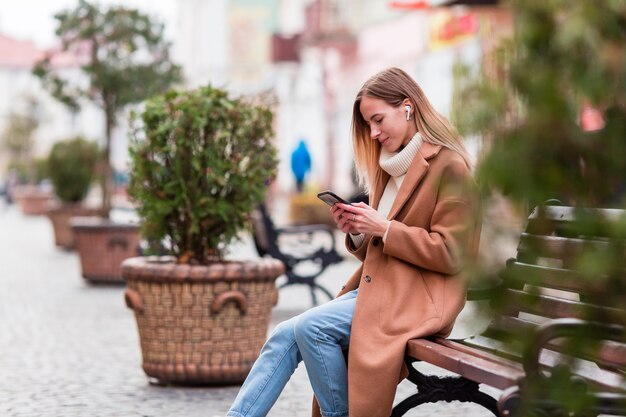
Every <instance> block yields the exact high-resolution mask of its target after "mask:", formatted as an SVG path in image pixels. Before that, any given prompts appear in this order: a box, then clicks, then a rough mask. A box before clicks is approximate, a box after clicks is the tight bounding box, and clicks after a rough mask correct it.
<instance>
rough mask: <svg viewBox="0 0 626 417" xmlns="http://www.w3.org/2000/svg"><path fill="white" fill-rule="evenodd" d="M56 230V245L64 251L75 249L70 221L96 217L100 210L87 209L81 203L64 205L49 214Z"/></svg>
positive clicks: (53, 209) (51, 210)
mask: <svg viewBox="0 0 626 417" xmlns="http://www.w3.org/2000/svg"><path fill="white" fill-rule="evenodd" d="M46 214H47V215H48V218H49V219H50V221H51V222H52V229H53V230H54V243H55V245H57V246H60V247H62V248H64V249H67V250H71V249H74V246H75V244H74V232H73V231H72V228H71V226H70V219H71V218H72V217H79V216H96V215H97V214H98V209H96V208H90V207H85V206H83V205H82V204H81V203H76V204H62V205H59V206H56V207H54V208H52V209H50V210H49V211H48V212H47V213H46Z"/></svg>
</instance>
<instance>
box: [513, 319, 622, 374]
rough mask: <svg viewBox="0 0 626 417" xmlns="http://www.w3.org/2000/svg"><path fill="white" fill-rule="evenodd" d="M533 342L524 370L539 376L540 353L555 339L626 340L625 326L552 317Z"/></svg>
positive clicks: (525, 351)
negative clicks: (625, 338)
mask: <svg viewBox="0 0 626 417" xmlns="http://www.w3.org/2000/svg"><path fill="white" fill-rule="evenodd" d="M532 337H533V339H532V340H533V342H532V343H530V344H529V345H528V346H526V349H525V350H524V353H523V358H522V360H523V362H522V363H523V365H524V372H525V373H526V376H527V377H528V378H536V377H539V376H540V375H539V368H540V364H539V355H540V354H541V351H542V350H543V349H544V347H545V346H546V345H547V344H548V343H549V342H550V341H551V340H553V339H558V338H561V337H570V338H571V337H584V338H586V339H601V340H612V341H615V342H624V337H625V329H624V326H620V325H616V324H603V323H598V322H590V321H586V320H580V319H569V318H563V319H552V320H548V321H546V322H545V323H542V324H540V325H539V326H537V328H536V329H535V333H534V334H533V336H532Z"/></svg>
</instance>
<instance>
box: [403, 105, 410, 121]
mask: <svg viewBox="0 0 626 417" xmlns="http://www.w3.org/2000/svg"><path fill="white" fill-rule="evenodd" d="M404 110H406V120H407V121H409V120H411V106H409V105H406V106H404Z"/></svg>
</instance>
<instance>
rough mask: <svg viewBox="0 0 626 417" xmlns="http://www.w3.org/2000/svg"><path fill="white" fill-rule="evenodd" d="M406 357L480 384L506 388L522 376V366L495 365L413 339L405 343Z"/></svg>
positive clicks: (489, 361)
mask: <svg viewBox="0 0 626 417" xmlns="http://www.w3.org/2000/svg"><path fill="white" fill-rule="evenodd" d="M407 353H408V355H409V356H411V357H413V358H415V359H418V360H421V361H424V362H428V363H430V364H433V365H435V366H438V367H440V368H443V369H446V370H448V371H450V372H454V373H456V374H459V375H463V376H464V377H466V378H468V379H471V380H472V381H474V382H477V383H479V384H487V385H489V386H492V387H495V388H498V389H502V390H503V389H506V388H508V387H511V386H514V385H516V384H517V379H518V378H519V377H521V376H523V375H524V372H523V370H522V368H521V366H519V365H517V364H515V366H513V365H510V366H509V365H503V364H501V363H494V362H493V361H491V360H486V359H483V358H481V357H477V356H475V355H470V354H469V353H465V352H460V351H458V350H455V349H451V348H449V347H446V346H444V345H441V344H439V343H437V342H434V341H431V340H428V339H412V340H410V341H409V342H408V344H407Z"/></svg>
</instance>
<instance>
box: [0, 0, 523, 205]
mask: <svg viewBox="0 0 626 417" xmlns="http://www.w3.org/2000/svg"><path fill="white" fill-rule="evenodd" d="M400 3H403V2H381V1H379V0H178V2H177V13H176V16H177V20H176V22H177V23H176V27H175V28H174V29H173V30H171V31H170V33H172V39H171V41H172V46H173V48H172V55H173V58H174V59H175V60H176V61H177V62H178V63H180V64H181V65H182V66H183V71H184V76H185V80H186V81H185V87H188V88H193V87H197V86H199V85H203V84H206V83H209V82H210V83H212V84H213V85H215V86H219V87H225V88H227V89H229V90H231V91H232V92H234V93H235V94H258V93H271V94H273V95H274V96H275V102H276V120H275V130H276V141H277V146H278V148H279V152H280V158H281V164H280V167H279V170H280V172H279V177H278V181H277V188H278V189H279V190H282V191H288V190H293V189H294V188H295V186H294V184H293V177H292V175H291V172H290V166H289V155H290V152H291V150H292V149H293V148H294V147H295V146H296V144H297V142H298V141H299V140H300V139H304V140H305V142H306V144H307V146H308V148H309V150H310V152H311V157H312V171H311V173H310V176H309V178H310V181H311V182H313V183H314V185H315V186H317V187H318V188H331V189H333V190H335V191H337V192H339V193H342V194H344V195H347V194H348V193H351V192H352V191H353V187H354V185H353V181H352V178H351V172H352V145H351V143H350V142H351V141H350V138H351V136H350V122H351V113H352V103H353V100H354V97H355V95H356V93H357V91H358V88H359V87H360V86H361V85H362V83H363V82H364V81H365V80H366V79H367V78H368V77H370V76H371V75H373V74H374V73H376V72H377V71H380V70H382V69H384V68H387V67H390V66H398V67H400V68H403V69H404V70H406V71H407V72H408V73H409V74H411V75H412V76H413V77H415V79H416V80H417V81H418V82H419V83H420V85H421V86H422V88H423V89H424V91H425V92H426V94H427V96H428V97H429V98H430V100H431V101H432V102H433V104H434V106H435V108H437V109H438V110H439V111H440V112H441V113H443V114H444V115H446V116H450V114H451V109H452V96H453V89H454V80H453V75H452V74H453V70H452V68H453V66H454V63H455V62H457V61H458V60H462V61H464V62H466V63H468V64H469V65H471V66H475V67H479V66H481V64H484V63H483V62H482V61H483V60H484V59H485V58H484V57H485V56H488V50H489V49H490V48H491V47H492V46H491V44H492V43H493V39H494V36H493V34H494V33H495V32H500V31H501V30H504V31H506V30H508V29H510V25H511V23H510V21H506V15H500V14H499V13H500V12H499V11H498V9H496V8H487V9H485V8H476V9H474V8H468V7H452V8H434V9H429V8H417V9H415V8H412V7H404V6H405V5H402V4H400ZM404 3H410V4H417V3H423V2H404ZM435 3H437V2H435ZM438 3H442V2H441V1H440V2H438ZM398 4H400V6H398ZM502 28H504V29H502ZM507 28H508V29H507ZM2 39H4V38H0V40H2ZM14 42H17V41H14ZM0 45H2V41H0ZM12 49H13V52H11V53H6V52H5V51H4V50H3V49H0V86H2V88H3V91H4V92H5V94H3V96H2V97H0V130H1V129H2V127H3V125H4V124H5V123H6V118H7V115H8V114H9V112H10V110H11V109H12V108H14V107H15V103H16V97H19V96H21V95H33V96H35V97H36V98H37V100H38V101H39V102H40V103H41V106H40V113H41V114H40V115H39V116H38V117H39V118H40V120H41V122H40V127H39V129H38V130H37V132H36V140H37V152H38V153H44V152H47V150H48V149H49V147H50V145H51V144H52V143H53V142H54V141H56V140H59V139H62V138H64V137H67V136H69V135H71V134H78V133H82V134H84V135H86V136H88V137H94V138H101V137H102V136H103V131H104V121H103V116H102V114H101V113H102V112H101V111H100V110H99V109H97V108H94V106H93V105H91V104H89V103H85V105H84V107H83V109H82V110H81V111H80V112H79V113H76V114H72V113H71V112H69V111H68V110H67V109H66V108H65V107H64V106H63V105H61V104H59V103H58V102H56V101H55V100H54V99H52V98H51V97H50V96H49V95H48V94H47V93H46V92H45V91H44V90H43V89H42V88H41V86H40V83H39V81H38V80H37V79H36V78H35V77H34V76H33V75H31V67H32V64H33V63H34V61H35V60H36V58H37V57H38V56H40V54H41V53H42V51H37V50H36V48H34V46H32V44H31V45H27V43H22V44H19V45H16V46H13V47H12ZM15 50H19V51H26V50H30V51H31V52H30V53H29V54H30V55H29V54H25V55H27V56H29V58H28V59H23V60H22V61H20V64H19V65H15V64H11V63H9V62H8V61H7V58H6V57H7V56H11V55H14V54H15V53H16V52H15ZM486 51H487V52H486ZM20 53H22V52H20ZM64 65H66V66H67V71H69V72H70V74H72V71H74V72H75V74H74V75H72V76H76V77H78V76H80V74H79V71H78V70H77V69H76V68H75V67H74V69H72V62H68V63H66V64H64ZM127 131H128V128H127V122H126V120H124V119H122V120H120V125H119V128H118V129H117V130H116V131H115V132H114V136H115V137H114V140H113V143H114V149H113V160H112V163H113V165H114V166H115V167H116V168H118V169H123V168H124V167H125V164H126V161H127V154H126V147H127V143H128V139H127ZM468 145H469V147H470V149H471V151H472V153H473V154H474V155H478V154H479V153H480V143H479V141H478V140H476V139H472V138H470V140H469V141H468ZM4 163H6V162H4ZM2 164H3V161H2V156H0V172H2V171H3V165H2Z"/></svg>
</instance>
